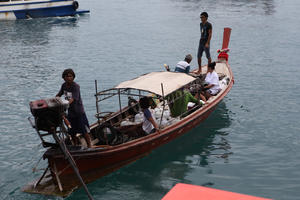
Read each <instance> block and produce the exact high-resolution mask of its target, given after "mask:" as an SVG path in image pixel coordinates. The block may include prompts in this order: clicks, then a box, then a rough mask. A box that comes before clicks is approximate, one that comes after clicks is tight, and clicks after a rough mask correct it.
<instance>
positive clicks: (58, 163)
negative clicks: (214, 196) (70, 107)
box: [44, 63, 234, 185]
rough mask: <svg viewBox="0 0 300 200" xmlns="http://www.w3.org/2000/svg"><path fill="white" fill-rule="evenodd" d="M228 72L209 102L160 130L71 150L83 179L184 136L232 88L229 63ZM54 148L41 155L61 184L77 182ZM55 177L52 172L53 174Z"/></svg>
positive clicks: (66, 163)
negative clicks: (221, 87) (223, 85)
mask: <svg viewBox="0 0 300 200" xmlns="http://www.w3.org/2000/svg"><path fill="white" fill-rule="evenodd" d="M226 65H227V67H228V68H229V71H230V73H231V79H230V82H229V84H228V87H227V88H226V89H225V91H224V92H222V94H221V95H218V96H217V97H216V98H215V99H214V100H213V101H212V102H211V103H209V104H207V105H205V106H204V108H202V109H200V110H196V111H195V112H193V113H192V114H190V115H189V116H187V117H185V118H183V119H182V120H181V121H179V122H178V123H176V124H174V125H171V126H169V127H166V128H165V129H163V130H161V131H160V132H156V133H154V134H151V135H148V136H145V137H142V138H139V139H136V140H133V141H130V142H127V143H124V144H121V145H116V146H108V147H103V148H95V149H88V150H77V151H72V150H71V151H70V153H71V155H72V156H73V158H74V160H75V162H76V164H77V167H78V169H79V171H80V174H81V176H82V177H83V179H84V181H85V182H87V183H88V182H92V181H94V180H96V179H98V178H99V177H101V176H104V175H106V174H109V173H111V172H113V171H115V170H117V169H119V168H121V167H123V166H125V165H127V164H129V163H132V162H134V161H135V160H137V159H139V158H141V157H144V156H145V155H147V154H149V153H150V152H151V151H152V150H153V149H156V148H157V147H159V146H161V145H163V144H166V143H168V142H170V141H172V140H174V139H175V138H177V137H178V136H180V135H183V134H185V133H187V132H188V131H190V130H191V129H193V128H195V127H196V126H197V125H199V124H200V123H201V122H202V121H203V120H205V119H206V118H207V117H208V116H209V115H210V114H211V112H213V111H214V110H215V108H216V106H217V105H218V103H219V102H220V101H221V100H222V99H223V98H224V97H225V96H226V95H227V93H228V92H229V91H230V89H231V88H232V85H233V83H234V79H233V76H232V72H231V70H230V67H229V65H228V63H226ZM57 151H58V150H56V151H47V152H46V153H45V155H44V158H45V159H48V162H49V166H50V169H52V170H53V169H55V170H56V171H55V172H56V173H58V174H59V178H60V180H61V182H62V185H69V184H70V182H72V184H75V185H76V184H78V183H79V182H78V181H77V178H76V176H75V175H74V171H73V169H72V168H71V166H70V165H69V163H68V162H67V160H65V158H64V156H63V154H60V153H59V152H57ZM52 176H53V177H55V174H54V173H52Z"/></svg>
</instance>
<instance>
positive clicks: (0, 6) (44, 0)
mask: <svg viewBox="0 0 300 200" xmlns="http://www.w3.org/2000/svg"><path fill="white" fill-rule="evenodd" d="M78 8H79V3H78V1H75V0H16V1H14V0H0V20H15V19H29V18H39V17H62V16H74V15H76V14H82V13H88V12H89V10H80V9H78Z"/></svg>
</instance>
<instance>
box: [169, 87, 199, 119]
mask: <svg viewBox="0 0 300 200" xmlns="http://www.w3.org/2000/svg"><path fill="white" fill-rule="evenodd" d="M168 101H169V102H170V103H169V107H170V111H171V116H172V117H178V116H180V115H181V114H183V113H185V112H186V111H187V109H188V107H187V105H188V103H189V102H193V103H196V104H199V101H198V99H196V98H195V97H194V96H193V95H192V94H191V93H190V92H189V91H187V90H184V91H179V90H178V91H175V92H173V93H172V94H170V96H169V98H168Z"/></svg>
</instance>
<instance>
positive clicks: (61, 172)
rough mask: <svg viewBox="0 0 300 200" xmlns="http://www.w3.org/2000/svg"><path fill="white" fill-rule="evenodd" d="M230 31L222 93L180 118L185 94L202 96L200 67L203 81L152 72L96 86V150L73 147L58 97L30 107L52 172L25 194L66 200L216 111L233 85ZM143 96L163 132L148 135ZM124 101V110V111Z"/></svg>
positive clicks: (221, 63)
mask: <svg viewBox="0 0 300 200" xmlns="http://www.w3.org/2000/svg"><path fill="white" fill-rule="evenodd" d="M230 31H231V29H230V28H225V30H224V38H223V46H222V49H221V50H220V51H219V53H220V54H219V56H218V60H217V62H216V67H215V71H216V72H217V73H218V75H219V83H220V87H221V90H220V91H219V93H218V94H217V95H215V96H212V97H210V98H209V99H208V101H207V102H206V103H205V104H201V103H198V104H195V105H193V106H191V107H190V108H186V109H183V111H182V112H180V113H179V114H177V113H176V114H174V112H173V108H174V107H175V105H176V104H177V103H178V102H181V101H180V100H181V99H182V98H183V95H184V91H189V92H191V93H195V94H197V93H198V92H199V88H201V85H202V84H203V77H204V75H205V74H206V72H207V66H204V67H202V74H201V75H200V76H199V75H196V74H193V75H188V74H185V73H176V72H151V73H148V74H144V75H142V76H139V77H137V78H135V79H132V80H129V81H125V82H122V83H120V84H119V85H117V86H115V87H113V88H111V89H107V90H103V91H100V92H99V91H98V90H97V83H96V84H95V86H96V94H95V97H96V108H97V113H96V115H95V116H96V118H97V121H96V122H95V123H94V124H92V125H91V127H90V135H91V138H92V139H93V140H92V142H93V144H94V148H87V147H86V144H85V142H84V140H83V142H82V145H81V146H75V145H72V143H71V141H70V140H69V139H68V134H67V131H66V126H67V125H68V123H65V124H64V123H63V117H62V116H63V113H64V109H65V106H66V104H65V103H64V102H63V100H60V99H57V98H55V99H48V100H38V101H34V102H31V103H30V106H31V111H32V114H33V116H34V117H35V123H33V126H34V127H35V129H36V130H37V133H38V135H39V137H40V138H41V140H42V144H43V146H44V147H46V148H47V150H46V152H45V154H44V155H43V158H44V159H47V160H48V167H47V169H46V170H45V172H44V174H43V175H42V176H41V178H40V179H39V180H37V181H36V182H35V183H32V184H29V185H27V186H25V188H23V191H25V192H31V193H40V194H50V195H58V196H67V195H69V194H70V193H71V192H72V191H73V190H74V189H75V188H77V187H79V186H80V185H81V183H82V182H81V180H80V178H81V177H82V180H83V181H84V182H86V183H88V182H92V181H94V180H96V179H98V178H99V177H101V176H104V175H106V174H108V173H111V172H113V171H115V170H117V169H119V168H121V167H122V166H124V165H127V164H129V163H131V162H133V161H135V160H137V159H139V158H141V157H143V156H145V155H147V154H149V153H150V152H151V151H152V150H153V149H155V148H157V147H159V146H161V145H163V144H166V143H168V142H170V141H172V140H173V139H175V138H177V137H179V136H180V135H183V134H185V133H187V132H188V131H189V130H191V129H193V128H194V127H196V126H197V125H199V124H200V123H201V122H202V121H203V120H205V119H206V118H207V117H208V116H209V115H210V113H211V112H213V111H214V109H215V108H216V106H217V105H218V103H220V101H222V99H223V98H224V97H225V96H226V95H227V94H228V92H229V91H230V89H231V88H232V86H233V83H234V77H233V73H232V70H231V68H230V66H229V64H228V54H227V52H228V43H229V37H230ZM195 88H198V89H196V90H195ZM195 91H196V92H195ZM141 97H148V98H150V99H152V103H153V104H152V105H153V108H154V109H153V113H152V115H153V116H154V117H155V118H156V121H157V123H158V124H159V130H157V131H156V132H155V133H152V134H145V132H144V131H143V129H142V121H143V120H142V113H141V108H140V105H139V99H140V98H141ZM106 101H108V102H109V103H111V104H113V105H112V106H109V104H108V103H105V104H104V105H105V107H101V106H99V104H103V103H104V102H106ZM124 101H126V106H122V105H124ZM100 108H101V111H100ZM105 108H106V110H105ZM47 136H53V138H54V142H53V140H52V141H51V140H50V141H46V139H45V138H46V137H47ZM66 158H67V159H66ZM74 165H75V166H74ZM77 170H78V172H79V173H80V175H79V174H78V173H77V172H76V171H77ZM79 176H80V178H79V179H78V177H79Z"/></svg>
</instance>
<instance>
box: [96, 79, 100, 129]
mask: <svg viewBox="0 0 300 200" xmlns="http://www.w3.org/2000/svg"><path fill="white" fill-rule="evenodd" d="M97 85H98V83H97V80H95V90H96V94H95V97H96V110H97V114H98V113H99V104H98V101H99V99H98V86H97ZM97 122H98V124H100V120H99V117H97Z"/></svg>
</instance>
